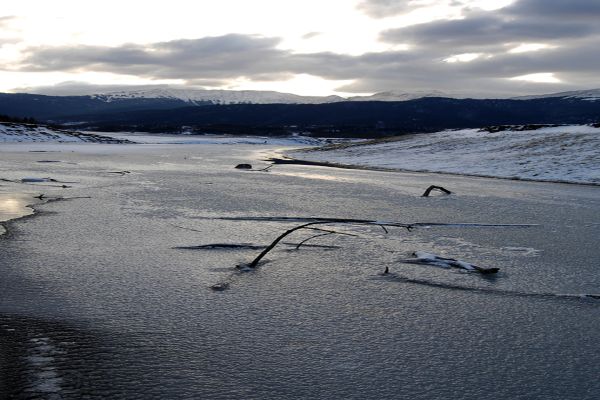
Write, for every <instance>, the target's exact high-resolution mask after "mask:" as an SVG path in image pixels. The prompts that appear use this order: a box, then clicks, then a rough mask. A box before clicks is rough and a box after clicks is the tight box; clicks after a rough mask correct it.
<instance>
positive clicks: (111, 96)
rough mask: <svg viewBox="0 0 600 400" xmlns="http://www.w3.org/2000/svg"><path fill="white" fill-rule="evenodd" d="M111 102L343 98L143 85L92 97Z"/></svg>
mask: <svg viewBox="0 0 600 400" xmlns="http://www.w3.org/2000/svg"><path fill="white" fill-rule="evenodd" d="M91 97H92V98H96V99H99V100H102V101H106V102H111V101H115V100H123V99H140V98H143V99H170V100H181V101H184V102H186V103H189V104H190V105H206V104H209V103H213V104H244V103H252V104H276V103H277V104H322V103H334V102H338V101H344V100H345V99H344V98H343V97H339V96H326V97H320V96H299V95H296V94H291V93H280V92H273V91H258V90H240V91H238V90H203V89H180V88H172V87H160V88H141V89H135V90H120V91H115V92H106V93H98V94H94V95H92V96H91Z"/></svg>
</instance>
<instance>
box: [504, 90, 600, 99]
mask: <svg viewBox="0 0 600 400" xmlns="http://www.w3.org/2000/svg"><path fill="white" fill-rule="evenodd" d="M552 97H562V98H567V99H582V100H589V101H596V100H600V89H590V90H574V91H570V92H559V93H550V94H541V95H533V96H519V97H514V99H515V100H532V99H547V98H552Z"/></svg>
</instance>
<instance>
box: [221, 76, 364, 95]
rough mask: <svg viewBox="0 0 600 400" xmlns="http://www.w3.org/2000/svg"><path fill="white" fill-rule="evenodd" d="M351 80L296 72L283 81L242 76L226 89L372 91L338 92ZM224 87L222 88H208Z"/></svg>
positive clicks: (311, 92) (305, 92)
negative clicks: (329, 78) (328, 78)
mask: <svg viewBox="0 0 600 400" xmlns="http://www.w3.org/2000/svg"><path fill="white" fill-rule="evenodd" d="M351 83H353V81H352V80H335V81H334V80H327V79H323V78H320V77H318V76H313V75H308V74H298V75H295V76H294V77H293V78H291V79H289V80H285V81H269V82H257V81H251V80H248V79H244V78H239V79H236V80H234V81H231V82H230V84H229V85H228V86H227V88H225V89H228V90H273V91H276V92H285V93H294V94H298V95H301V96H329V95H332V94H335V95H338V96H342V97H347V96H360V95H370V94H372V93H346V92H338V91H337V90H336V88H339V87H342V86H346V85H350V84H351ZM210 89H224V88H210Z"/></svg>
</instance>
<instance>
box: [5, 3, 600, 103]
mask: <svg viewBox="0 0 600 400" xmlns="http://www.w3.org/2000/svg"><path fill="white" fill-rule="evenodd" d="M598 21H600V0H438V1H434V0H216V1H214V0H195V1H191V0H169V1H154V0H143V1H142V0H118V1H116V0H102V1H97V0H86V1H81V0H52V1H44V0H3V1H2V7H0V91H5V92H6V91H32V92H33V91H38V92H47V93H50V92H52V93H57V94H66V93H77V92H80V93H83V92H85V91H97V90H98V89H99V88H100V89H102V88H104V89H105V88H106V87H107V86H108V87H118V86H120V85H147V84H151V85H156V84H169V85H183V86H187V87H197V88H209V89H235V90H242V89H252V90H277V91H282V92H291V93H296V94H303V95H330V94H340V95H357V94H371V93H375V92H380V91H387V90H397V91H403V92H412V91H430V90H439V91H443V92H447V93H449V94H462V95H474V96H499V97H504V96H512V95H521V94H534V93H535V94H538V93H551V92H558V91H566V90H577V89H590V88H598V87H600V74H599V73H598V71H599V70H600V51H598V48H599V47H600V23H598Z"/></svg>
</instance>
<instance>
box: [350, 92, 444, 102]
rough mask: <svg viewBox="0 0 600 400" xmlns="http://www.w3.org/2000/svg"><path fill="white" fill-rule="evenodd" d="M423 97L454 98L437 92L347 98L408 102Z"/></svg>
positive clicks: (351, 99) (384, 93) (353, 99)
mask: <svg viewBox="0 0 600 400" xmlns="http://www.w3.org/2000/svg"><path fill="white" fill-rule="evenodd" d="M424 97H455V96H452V95H449V94H448V93H444V92H441V91H439V90H432V91H416V92H400V91H388V92H380V93H375V94H374V95H371V96H354V97H349V98H348V100H350V101H408V100H415V99H422V98H424Z"/></svg>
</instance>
